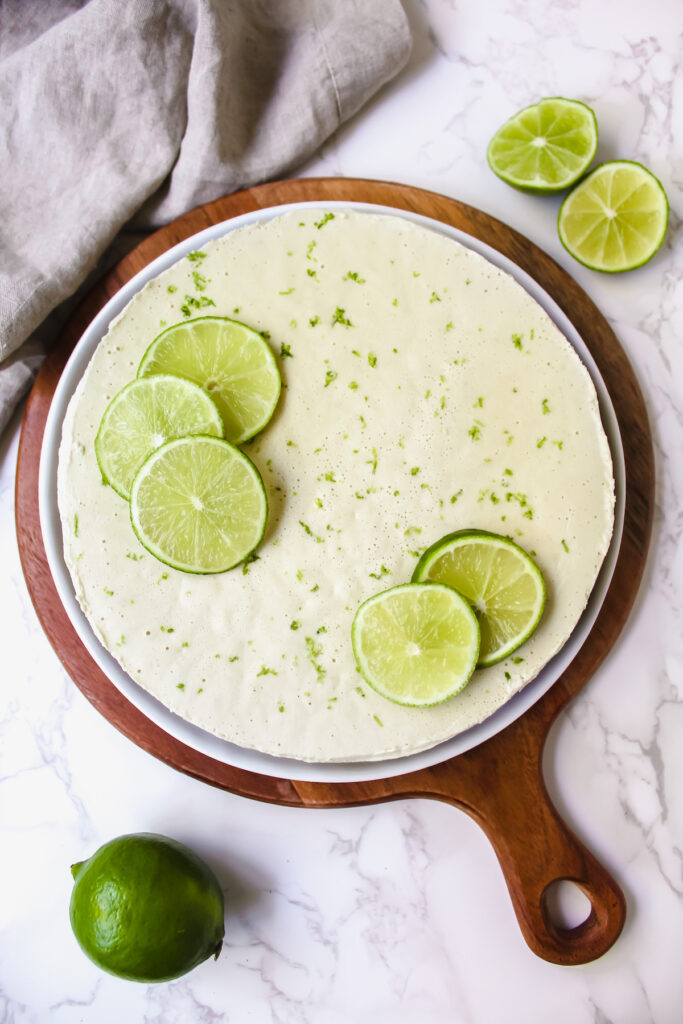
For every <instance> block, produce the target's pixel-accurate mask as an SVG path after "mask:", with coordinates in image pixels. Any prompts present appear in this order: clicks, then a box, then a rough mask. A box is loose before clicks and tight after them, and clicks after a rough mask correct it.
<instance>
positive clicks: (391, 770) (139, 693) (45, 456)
mask: <svg viewBox="0 0 683 1024" xmlns="http://www.w3.org/2000/svg"><path fill="white" fill-rule="evenodd" d="M321 207H324V209H325V210H335V209H339V210H351V211H354V212H361V213H363V212H366V213H382V214H391V215H392V216H396V217H402V218H403V219H405V220H409V221H412V222H413V223H414V224H418V225H420V226H422V227H424V228H429V229H430V230H432V231H437V232H439V233H440V234H442V235H445V236H446V237H447V238H452V239H454V240H455V241H457V242H460V243H461V244H462V245H465V246H467V247H468V248H470V249H473V250H474V251H475V252H477V253H479V254H480V255H482V256H484V257H485V258H486V259H488V260H489V261H490V262H491V263H493V264H494V265H495V266H497V267H499V268H500V269H501V270H503V271H505V272H506V273H508V274H511V275H512V277H514V278H515V280H516V281H517V282H518V283H519V284H520V285H521V286H522V287H523V288H524V289H525V290H526V291H527V293H528V294H529V295H530V296H531V297H532V298H533V299H535V300H536V302H538V303H539V304H540V305H541V306H542V307H543V309H544V310H545V311H546V313H547V314H548V315H549V316H550V317H551V319H552V320H553V321H554V322H555V324H556V325H557V327H558V328H559V329H560V331H561V332H562V333H563V334H564V336H565V337H566V338H567V339H568V341H569V342H570V343H571V344H572V345H573V347H574V349H575V350H576V352H577V354H578V356H579V358H580V359H581V361H582V362H583V364H584V365H585V366H586V368H587V370H588V372H589V373H590V375H591V378H592V380H593V383H594V385H595V389H596V391H597V394H598V402H599V405H600V413H601V416H602V422H603V426H604V428H605V433H606V434H607V438H608V441H609V445H610V450H611V453H612V460H613V464H614V478H615V489H616V504H615V522H614V532H613V534H612V540H611V543H610V547H609V550H608V552H607V555H606V557H605V560H604V562H603V565H602V568H601V570H600V573H599V575H598V579H597V581H596V584H595V587H594V588H593V592H592V594H591V596H590V599H589V601H588V605H587V606H586V609H585V611H584V613H583V615H582V616H581V618H580V620H579V622H578V623H577V626H576V628H575V630H574V632H573V633H572V635H571V637H570V638H569V640H568V641H567V643H566V644H565V645H564V647H563V648H562V650H561V651H560V652H559V653H558V654H557V655H556V656H555V657H554V658H553V659H552V660H551V661H550V662H548V664H547V665H546V666H545V668H544V669H543V670H542V672H541V673H540V674H539V675H538V676H537V677H536V678H535V679H534V680H533V681H532V682H530V683H529V684H528V685H527V686H526V687H525V688H524V689H523V690H521V691H520V692H519V693H517V694H515V695H514V696H513V697H511V699H510V700H509V701H508V702H507V703H506V704H505V705H504V706H503V707H502V708H500V709H499V710H498V711H496V712H495V713H494V714H492V715H491V716H490V717H489V718H487V719H486V720H485V721H484V722H482V723H480V724H479V725H476V726H474V727H472V728H471V729H467V730H466V731H465V732H462V733H459V734H458V735H457V736H454V737H453V738H452V739H450V740H447V741H446V742H444V743H440V744H438V745H437V746H434V747H431V748H430V749H429V750H424V751H421V752H420V753H417V754H411V755H409V756H407V757H398V758H391V759H387V760H383V761H371V762H353V763H348V764H322V763H308V762H303V761H296V760H293V759H291V758H278V757H272V756H270V755H269V754H262V753H260V752H259V751H256V750H249V749H245V748H243V747H238V746H236V745H235V744H234V743H229V742H228V741H227V740H223V739H219V738H218V737H217V736H214V735H212V734H211V733H209V732H206V731H205V730H203V729H200V728H198V727H197V726H194V725H191V724H190V723H189V722H186V721H184V720H183V719H182V718H179V717H178V716H177V715H175V714H174V713H173V712H171V711H169V710H168V709H167V708H165V707H164V706H163V704H161V703H160V702H159V701H158V700H156V699H155V698H154V697H152V696H151V695H150V694H149V693H147V692H146V691H145V690H143V689H142V688H141V687H140V686H138V685H137V683H135V682H134V681H133V680H132V679H131V678H130V676H128V675H127V674H126V673H125V672H124V671H123V669H122V668H121V666H120V665H119V664H118V662H117V661H116V660H115V659H114V658H113V657H112V656H111V655H110V654H109V652H108V651H107V650H105V648H104V647H103V646H102V645H101V644H100V642H99V640H98V639H97V638H96V637H95V635H94V633H93V631H92V629H91V628H90V624H89V623H88V621H87V619H86V617H85V615H84V614H83V612H82V611H81V608H80V606H79V604H78V602H77V600H76V597H75V594H74V590H73V585H72V582H71V577H70V575H69V572H68V570H67V568H66V565H65V563H64V558H63V553H62V531H61V523H60V518H59V511H58V508H57V458H58V452H59V443H60V438H61V432H62V422H63V419H64V415H65V413H66V408H67V405H68V404H69V400H70V399H71V396H72V395H73V393H74V391H75V389H76V386H77V384H78V382H79V380H80V378H81V376H82V375H83V373H84V371H85V368H86V366H87V364H88V362H89V361H90V357H91V356H92V354H93V352H94V351H95V349H96V347H97V345H98V344H99V343H100V341H101V340H102V338H103V337H104V335H105V334H106V333H107V330H108V327H109V324H110V322H111V321H112V320H113V319H114V317H116V316H118V314H119V313H120V312H121V311H122V310H123V309H124V307H125V306H126V305H127V304H128V302H130V300H131V299H132V298H133V296H134V295H135V294H136V293H137V292H138V291H140V290H141V289H142V288H143V287H144V285H146V284H147V282H148V281H151V280H152V278H154V277H156V276H157V275H158V274H160V273H162V271H164V270H167V269H168V268H169V267H170V266H172V265H173V264H174V263H175V262H176V261H177V260H179V259H181V257H183V256H185V255H187V253H188V252H192V251H193V250H194V249H199V248H201V247H202V246H203V245H204V244H205V243H206V242H209V241H212V240H213V239H215V238H220V237H222V236H223V235H225V234H227V233H228V232H230V231H234V230H235V229H236V228H240V227H244V226H245V225H248V224H254V223H256V222H258V221H267V220H271V219H272V218H273V217H278V216H280V215H282V214H285V213H291V212H294V211H297V210H300V209H302V208H321ZM624 493H625V469H624V453H623V448H622V445H621V438H620V436H619V427H618V424H617V418H616V415H615V412H614V408H613V406H612V402H611V400H610V397H609V394H608V392H607V388H606V387H605V384H604V381H603V380H602V377H601V376H600V374H599V372H598V369H597V366H596V365H595V362H594V360H593V358H592V356H591V354H590V352H589V350H588V348H587V347H586V345H585V343H584V342H583V340H582V339H581V337H580V336H579V334H578V332H577V331H576V329H575V327H574V326H573V324H572V323H571V322H570V321H569V320H568V318H567V317H566V316H565V314H564V313H563V312H562V310H561V309H560V307H559V306H558V305H557V303H556V302H554V300H553V299H552V298H551V297H550V296H549V295H548V294H547V292H545V291H544V290H543V289H542V288H541V286H540V285H539V284H538V283H537V282H536V281H535V280H534V279H533V278H532V277H530V276H529V275H528V274H527V273H525V272H524V271H523V270H521V269H520V268H519V267H518V266H516V264H514V263H513V262H512V261H511V260H509V259H507V257H505V256H503V255H502V254H501V253H499V252H498V251H497V250H496V249H492V248H491V247H490V246H488V245H485V244H484V243H483V242H480V241H479V240H478V239H477V238H473V237H472V236H471V235H467V234H465V232H463V231H459V230H458V229H457V228H453V227H451V226H449V225H447V224H442V223H441V222H440V221H436V220H432V219H431V218H429V217H423V216H420V215H419V214H415V213H410V212H407V211H405V210H397V209H394V208H392V207H386V206H377V205H374V204H370V203H349V202H325V203H320V202H310V203H290V204H286V205H283V206H273V207H269V208H267V209H263V210H255V211H253V212H250V213H245V214H242V215H241V216H239V217H234V218H233V219H232V220H229V221H224V222H223V223H221V224H214V225H212V226H211V227H208V228H206V229H205V230H204V231H200V232H199V233H198V234H196V235H193V236H192V237H191V238H188V239H186V240H185V241H184V242H181V243H180V244H179V245H176V246H174V247H173V248H172V249H169V250H168V251H167V252H165V253H164V254H163V255H162V256H159V257H158V258H157V259H155V260H153V262H152V263H150V264H149V265H148V266H147V267H145V269H144V270H141V271H140V273H139V274H136V276H135V277H133V278H132V279H131V280H130V281H128V283H127V284H125V285H124V286H123V287H122V288H121V290H120V291H119V292H117V294H116V295H115V296H114V297H113V298H112V299H110V301H109V302H108V303H107V304H106V305H105V306H104V307H103V308H102V309H101V310H100V312H99V313H98V314H97V316H96V317H95V319H94V320H93V321H92V323H91V324H90V326H89V327H88V328H87V330H86V331H85V333H84V334H83V337H82V338H81V339H80V341H79V342H78V344H77V345H76V347H75V349H74V351H73V353H72V355H71V357H70V359H69V361H68V363H67V365H66V367H65V369H64V372H63V373H62V376H61V379H60V381H59V384H58V386H57V389H56V391H55V394H54V397H53V399H52V404H51V406H50V412H49V415H48V418H47V423H46V426H45V435H44V438H43V446H42V450H41V458H40V473H39V492H38V494H39V497H38V500H39V510H40V524H41V529H42V533H43V540H44V543H45V551H46V554H47V560H48V564H49V566H50V571H51V572H52V576H53V578H54V582H55V586H56V588H57V592H58V594H59V597H60V600H61V601H62V604H63V605H64V608H65V610H66V613H67V615H68V616H69V618H70V620H71V622H72V624H73V626H74V628H75V630H76V632H77V633H78V636H79V637H80V639H81V641H82V642H83V644H84V645H85V647H86V649H87V650H88V652H89V654H90V655H91V656H92V658H93V659H94V660H95V662H96V663H97V665H98V666H99V667H100V668H101V669H102V671H103V672H104V673H105V675H106V676H108V678H109V679H110V680H111V682H112V683H113V684H114V686H116V687H117V688H118V689H119V690H120V691H121V693H122V694H123V695H124V696H125V697H126V698H127V699H128V700H129V701H130V702H131V704H134V705H135V707H136V708H138V709H139V710H140V711H142V712H143V714H144V715H145V716H146V717H147V718H149V719H150V720H151V721H152V722H154V723H155V724H156V725H157V726H159V727H160V728H161V729H163V730H164V731H165V732H167V733H169V734H170V735H171V736H174V737H175V738H176V739H178V740H180V741H181V742H182V743H185V744H187V746H189V747H192V748H194V749H195V750H198V751H200V752H201V753H203V754H206V755H208V756H209V757H212V758H215V759H216V760H217V761H222V762H224V763H226V764H230V765H233V766H234V767H236V768H244V769H246V770H248V771H252V772H257V773H259V774H261V775H269V776H273V777H275V778H282V779H293V780H302V781H306V782H330V783H331V782H360V781H366V780H370V779H381V778H388V777H391V776H396V775H404V774H406V773H407V772H412V771H417V770H418V769H419V768H424V767H427V766H429V765H433V764H437V763H439V762H440V761H445V760H446V759H448V758H451V757H454V756H455V755H456V754H461V753H463V752H464V751H466V750H469V749H471V748H472V747H474V746H476V745H477V744H479V743H482V742H483V741H484V740H487V739H489V738H490V737H491V736H494V735H495V734H496V733H497V732H500V731H501V730H502V729H504V728H505V727H506V726H507V725H509V724H510V723H511V722H513V721H515V719H517V718H519V717H520V715H523V714H524V712H525V711H526V710H527V709H528V708H530V707H531V705H532V704H534V703H535V702H536V701H537V700H538V699H539V698H540V697H542V696H543V694H544V693H546V692H547V691H548V690H549V689H550V687H551V686H552V685H553V683H554V682H555V681H556V680H557V679H558V678H559V676H560V675H561V674H562V673H563V672H564V670H565V669H566V668H567V666H568V665H569V664H570V662H571V661H572V660H573V659H574V657H575V656H576V654H577V653H578V651H579V649H580V648H581V646H582V644H583V643H584V641H585V640H586V638H587V636H588V634H589V632H590V630H591V628H592V626H593V623H594V622H595V619H596V618H597V615H598V612H599V610H600V607H601V605H602V602H603V600H604V598H605V594H606V593H607V589H608V587H609V583H610V580H611V578H612V573H613V571H614V566H615V564H616V560H617V554H618V552H619V545H620V543H621V533H622V529H623V522H624Z"/></svg>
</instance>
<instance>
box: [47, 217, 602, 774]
mask: <svg viewBox="0 0 683 1024" xmlns="http://www.w3.org/2000/svg"><path fill="white" fill-rule="evenodd" d="M206 314H218V315H225V316H234V317H235V318H236V319H239V320H242V321H244V322H245V323H247V324H250V325H251V326H253V327H255V328H256V329H258V330H260V331H267V332H268V335H267V337H269V340H270V344H271V345H272V347H273V351H274V353H275V354H276V356H277V357H278V361H279V365H280V370H281V374H282V378H283V384H284V387H283V392H282V397H281V400H280V405H279V407H278V409H277V411H276V413H275V416H274V418H273V420H272V421H271V422H270V424H269V425H268V426H267V427H266V429H265V430H264V431H263V432H262V433H261V434H259V435H258V436H257V437H256V438H254V439H253V441H252V442H250V443H248V444H247V445H245V446H244V451H245V452H246V453H247V454H248V455H249V457H250V458H251V459H252V460H253V461H254V462H255V464H256V466H257V467H258V469H259V470H260V472H261V474H262V476H263V479H264V482H265V485H266V488H267V492H268V500H269V503H270V518H269V524H268V527H267V531H266V536H265V539H264V541H263V543H262V545H261V547H260V548H259V550H258V560H255V561H252V562H251V563H250V564H248V565H247V566H245V567H244V568H242V567H238V568H237V569H234V570H232V571H230V572H227V573H224V574H221V575H218V576H209V577H202V576H192V575H187V574H184V573H182V572H178V571H175V570H173V569H170V568H168V567H166V566H164V565H162V564H161V563H160V562H158V561H156V560H155V559H154V558H153V557H152V556H150V555H149V554H148V553H147V552H146V551H145V550H144V549H143V548H142V547H141V546H140V545H139V544H138V542H137V540H136V538H135V535H134V534H133V531H132V529H131V526H130V522H129V513H128V505H127V503H126V502H125V501H123V500H122V499H121V498H120V497H119V496H118V495H117V494H116V493H115V492H114V491H113V490H112V489H111V488H110V487H106V486H103V484H102V481H101V477H100V473H99V470H98V467H97V462H96V460H95V453H94V447H93V442H94V438H95V434H96V432H97V428H98V425H99V422H100V419H101V416H102V413H103V412H104V409H105V408H106V405H107V403H108V402H109V400H110V399H111V398H112V396H113V395H114V394H115V393H116V392H117V391H118V390H119V389H120V388H122V387H123V386H124V384H126V383H127V382H128V381H129V380H131V379H132V378H133V377H134V375H135V373H136V370H137V366H138V363H139V361H140V359H141V357H142V355H143V353H144V351H145V349H146V348H147V346H148V345H149V343H150V342H151V341H152V339H153V338H154V337H155V336H156V335H157V334H158V333H159V331H160V330H162V329H163V328H164V327H165V326H167V325H170V324H172V323H174V322H177V321H180V320H182V319H183V318H185V317H188V316H199V315H206ZM59 507H60V514H61V518H62V526H63V534H64V552H65V558H66V561H67V564H68V567H69V570H70V572H71V575H72V578H73V583H74V587H75V590H76V595H77V598H78V600H79V602H80V604H81V606H82V608H83V610H84V612H85V614H86V615H87V617H88V619H89V620H90V622H91V624H92V626H93V628H94V630H95V632H96V634H97V636H98V637H99V639H100V640H101V642H102V643H103V644H104V646H105V647H106V648H107V649H108V650H109V651H110V652H111V653H112V654H113V655H114V657H115V658H116V659H117V660H118V661H119V662H120V664H121V665H122V666H123V668H124V669H125V670H126V671H127V672H128V673H129V675H130V676H131V677H132V678H133V679H134V680H135V681H136V682H137V683H139V684H140V686H142V687H144V688H145V689H146V690H148V691H149V692H150V693H152V694H153V695H154V696H155V697H157V698H158V699H159V700H160V701H162V702H163V704H165V705H166V706H167V707H169V708H170V709H172V710H173V711H174V712H176V713H177V714H178V715H180V716H182V717H183V718H185V719H187V720H189V721H191V722H194V723H195V724H197V725H199V726H201V727H202V728H204V729H207V730H209V731H210V732H212V733H215V734H216V735H218V736H222V737H225V738H227V739H229V740H231V741H233V742H234V743H237V744H239V745H241V746H244V747H249V748H253V749H256V750H259V751H264V752H267V753H270V754H276V755H281V756H289V757H294V758H299V759H302V760H308V761H320V762H325V761H355V760H374V759H379V758H389V757H396V756H399V755H403V754H408V753H413V752H416V751H419V750H422V749H425V748H427V747H431V746H433V745H434V744H436V743H439V742H440V741H442V740H445V739H447V738H449V737H452V736H454V735H455V734H457V733H459V732H461V731H462V730H464V729H467V728H468V727H469V726H471V725H473V724H475V723H478V722H480V721H482V720H483V719H485V718H486V717H487V716H488V715H490V714H491V713H492V712H493V711H495V710H496V709H497V708H499V707H501V706H502V705H503V704H504V703H505V702H506V701H507V700H508V698H509V697H510V696H511V695H512V694H514V693H516V692H517V691H519V690H520V689H522V687H524V686H525V685H526V684H527V683H528V682H529V681H530V680H532V679H533V678H534V677H535V676H536V675H537V674H538V672H539V671H540V670H541V668H542V667H543V666H544V665H545V664H546V663H547V662H548V661H549V659H550V658H551V657H552V656H553V655H554V654H555V653H556V652H557V651H558V650H559V649H560V648H561V647H562V645H563V644H564V643H565V642H566V640H567V638H568V637H569V636H570V634H571V632H572V630H573V629H574V627H575V625H576V623H577V621H578V619H579V617H580V615H581V612H582V611H583V609H584V607H585V605H586V601H587V599H588V596H589V594H590V591H591V589H592V587H593V585H594V583H595V579H596V576H597V573H598V570H599V568H600V566H601V564H602V561H603V559H604V556H605V554H606V552H607V548H608V545H609V542H610V537H611V534H612V528H613V517H614V484H613V476H612V462H611V458H610V451H609V447H608V443H607V439H606V436H605V433H604V430H603V428H602V424H601V421H600V415H599V411H598V404H597V398H596V393H595V389H594V387H593V384H592V382H591V380H590V377H589V375H588V372H587V371H586V369H585V367H584V366H583V364H582V363H581V362H580V360H579V358H578V357H577V355H576V353H575V351H574V349H573V348H572V347H571V345H570V344H569V343H568V342H567V340H566V339H565V338H564V337H563V335H562V334H561V333H560V332H559V330H558V329H557V328H556V327H555V325H554V324H553V323H552V321H551V320H550V318H549V317H548V316H547V314H546V313H545V312H544V311H543V309H542V308H541V307H540V306H539V305H538V304H537V303H536V302H535V301H534V300H533V299H532V298H531V297H530V296H529V295H528V294H527V293H526V292H525V291H524V290H523V289H522V288H521V287H520V286H519V285H518V284H516V283H515V281H514V280H513V279H512V278H511V277H510V276H509V275H507V274H505V273H503V272H502V271H500V270H498V269H497V268H496V267H494V266H492V265H491V264H490V263H489V262H488V261H487V260H485V259H483V258H482V257H481V256H479V255H477V254H475V253H473V252H471V251H470V250H468V249H466V248H464V247H463V246H461V245H459V244H457V243H456V242H454V241H452V240H450V239H447V238H445V237H444V236H442V235H440V234H439V233H437V232H435V231H431V230H429V229H425V228H422V227H418V226H415V225H413V224H411V223H408V222H407V221H405V220H403V219H401V218H398V217H392V216H388V215H387V216H385V215H374V214H365V213H339V212H335V213H334V215H331V214H330V213H327V214H326V213H325V211H324V210H311V209H306V210H305V211H304V212H303V213H294V214H288V215H286V216H282V217H278V218H276V219H274V220H272V221H270V222H268V223H263V224H258V225H255V226H251V227H246V228H241V229H238V230H235V231H232V232H231V233H229V234H228V235H226V236H225V237H224V238H223V239H220V240H219V241H216V242H213V243H211V244H209V245H206V246H205V248H204V249H203V250H202V252H201V253H193V254H190V256H189V257H187V258H183V259H181V260H180V261H179V262H178V263H177V264H176V265H175V266H173V267H172V268H171V269H170V270H168V271H167V272H165V273H163V274H161V275H160V276H159V277H158V278H156V279H155V280H154V281H152V282H150V283H149V284H148V285H147V286H146V287H145V288H144V289H143V290H142V291H141V292H140V293H139V294H138V295H137V296H136V297H135V298H134V299H133V300H132V301H131V302H130V304H129V305H128V306H127V308H126V309H125V310H124V312H123V313H122V314H121V316H119V317H118V318H117V319H116V321H115V322H114V323H112V325H111V327H110V329H109V332H108V334H107V335H106V337H105V338H104V339H103V341H102V342H101V343H100V345H99V347H98V348H97V350H96V352H95V354H94V356H93V358H92V360H91V362H90V364H89V366H88V369H87V371H86V373H85V374H84V376H83V379H82V381H81V382H80V384H79V387H78V389H77V391H76V394H75V395H74V397H73V399H72V401H71V403H70V406H69V409H68V413H67V416H66V419H65V423H64V430H63V438H62V445H61V449H60V458H59ZM464 527H478V528H481V529H485V530H492V531H495V532H498V533H505V534H509V535H510V536H511V537H512V538H513V539H515V540H516V541H518V543H520V544H521V545H522V546H523V547H525V548H526V550H527V551H530V552H532V553H533V557H534V559H535V561H536V562H537V564H538V565H539V567H540V568H541V570H542V572H543V575H544V577H545V580H546V583H547V587H548V604H547V608H546V613H545V616H544V619H543V621H542V623H541V625H540V626H539V628H538V630H537V631H536V633H535V634H534V635H533V636H532V638H531V639H530V640H529V641H528V642H527V643H526V644H525V645H524V646H523V647H522V648H520V649H519V651H517V652H515V655H514V656H513V657H511V658H508V659H507V660H505V661H503V662H501V663H500V664H497V665H495V666H493V667H491V668H489V669H485V670H479V671H477V672H476V673H475V675H474V677H473V678H472V681H471V682H470V683H469V685H468V686H467V687H466V689H465V690H463V691H462V693H461V694H459V695H458V696H457V697H455V698H454V699H452V700H451V701H449V702H447V703H445V704H442V705H440V706H438V707H434V708H426V709H414V708H406V707H400V706H398V705H394V704H392V703H390V702H389V701H387V700H385V699H383V698H382V697H380V696H379V695H378V694H376V693H374V692H373V691H372V690H371V689H370V688H369V687H368V686H366V685H365V684H364V683H363V682H362V680H361V677H360V676H359V674H358V672H357V670H356V666H355V663H354V658H353V652H352V648H351V640H350V629H351V623H352V620H353V617H354V614H355V611H356V609H357V608H358V606H359V604H360V603H361V602H362V601H364V600H365V599H366V598H368V597H370V596H371V595H372V594H373V593H376V592H377V591H378V590H382V589H385V588H386V587H389V586H393V585H394V584H397V583H402V582H406V581H408V580H410V577H411V574H412V572H413V569H414V567H415V564H416V562H417V559H418V557H419V555H420V554H421V552H422V551H423V550H424V549H425V548H426V547H427V546H429V545H430V544H432V543H433V542H434V541H435V540H437V539H438V538H439V537H441V536H443V535H444V534H446V533H448V532H451V531H453V530H458V529H462V528H464Z"/></svg>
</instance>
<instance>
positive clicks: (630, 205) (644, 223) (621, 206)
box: [557, 160, 669, 274]
mask: <svg viewBox="0 0 683 1024" xmlns="http://www.w3.org/2000/svg"><path fill="white" fill-rule="evenodd" d="M668 222H669V201H668V199H667V197H666V192H665V191H664V189H663V188H662V185H661V183H660V182H659V181H658V180H657V178H655V176H654V174H651V173H650V171H648V170H646V168H645V167H643V166H642V164H638V163H634V162H633V161H632V160H612V161H611V162H610V163H607V164H601V165H600V167H596V169H595V170H594V171H591V173H590V174H589V175H588V176H587V177H586V178H584V180H583V181H582V182H581V183H580V184H579V185H577V186H576V188H575V189H573V191H571V192H570V193H569V195H568V196H567V198H566V199H565V200H564V202H563V203H562V206H561V207H560V214H559V217H558V222H557V228H558V231H559V234H560V241H561V242H562V244H563V246H564V247H565V249H566V250H567V251H568V252H570V253H571V255H572V256H573V257H574V258H575V259H577V260H579V262H580V263H583V264H585V266H587V267H590V268H591V269H592V270H602V271H605V272H606V273H608V274H616V273H619V272H620V271H622V270H633V269H634V268H635V267H641V266H642V265H643V263H647V261H648V260H649V259H652V257H653V256H654V254H655V253H656V252H657V250H658V249H659V247H660V246H661V244H662V242H663V241H664V236H665V235H666V229H667V225H668Z"/></svg>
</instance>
